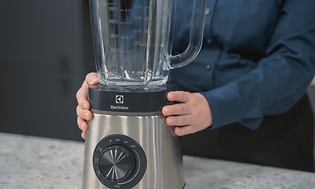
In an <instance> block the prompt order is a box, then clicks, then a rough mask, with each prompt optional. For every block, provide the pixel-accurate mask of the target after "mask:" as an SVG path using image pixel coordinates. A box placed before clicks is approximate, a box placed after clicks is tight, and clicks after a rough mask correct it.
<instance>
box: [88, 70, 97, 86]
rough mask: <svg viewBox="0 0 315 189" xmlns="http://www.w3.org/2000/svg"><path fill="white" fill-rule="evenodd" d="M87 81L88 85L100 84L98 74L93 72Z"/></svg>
mask: <svg viewBox="0 0 315 189" xmlns="http://www.w3.org/2000/svg"><path fill="white" fill-rule="evenodd" d="M85 81H86V83H87V84H88V85H97V84H99V80H98V77H97V73H95V72H92V73H89V74H87V75H86V77H85Z"/></svg>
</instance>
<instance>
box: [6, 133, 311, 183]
mask: <svg viewBox="0 0 315 189" xmlns="http://www.w3.org/2000/svg"><path fill="white" fill-rule="evenodd" d="M83 153H84V143H82V142H74V141H66V140H58V139H49V138H40V137H33V136H23V135H15V134H7V133H0V189H46V188H47V189H81V184H82V173H83ZM184 171H185V173H184V175H185V181H186V187H185V189H205V188H211V189H287V188H290V189H314V188H315V173H309V172H303V171H293V170H286V169H279V168H272V167H266V166H258V165H250V164H244V163H236V162H229V161H221V160H213V159H204V158H196V157H189V156H184Z"/></svg>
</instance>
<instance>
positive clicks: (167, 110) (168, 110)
mask: <svg viewBox="0 0 315 189" xmlns="http://www.w3.org/2000/svg"><path fill="white" fill-rule="evenodd" d="M170 111H171V110H170V108H168V107H164V109H163V112H164V114H167V115H168V114H169V113H170Z"/></svg>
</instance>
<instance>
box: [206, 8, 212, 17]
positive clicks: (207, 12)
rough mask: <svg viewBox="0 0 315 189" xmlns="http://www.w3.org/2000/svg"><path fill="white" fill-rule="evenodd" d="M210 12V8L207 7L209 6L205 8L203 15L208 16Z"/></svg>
mask: <svg viewBox="0 0 315 189" xmlns="http://www.w3.org/2000/svg"><path fill="white" fill-rule="evenodd" d="M210 12H211V11H210V9H209V8H206V10H205V15H206V16H208V15H209V14H210Z"/></svg>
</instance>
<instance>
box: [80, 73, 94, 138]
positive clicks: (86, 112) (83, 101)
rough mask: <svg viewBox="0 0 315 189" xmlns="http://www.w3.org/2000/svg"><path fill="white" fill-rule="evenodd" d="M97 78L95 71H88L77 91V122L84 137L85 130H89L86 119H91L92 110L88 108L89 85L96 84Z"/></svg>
mask: <svg viewBox="0 0 315 189" xmlns="http://www.w3.org/2000/svg"><path fill="white" fill-rule="evenodd" d="M97 84H99V80H98V77H97V74H96V73H89V74H88V75H87V76H86V77H85V81H84V82H83V84H82V86H81V88H80V89H79V90H78V92H77V95H76V97H77V101H78V106H77V115H78V118H77V123H78V126H79V128H80V129H81V130H82V133H81V136H82V138H84V139H85V132H86V131H87V130H89V125H88V123H87V121H88V120H90V119H92V112H91V110H90V108H91V107H90V102H89V101H88V93H89V85H97Z"/></svg>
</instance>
